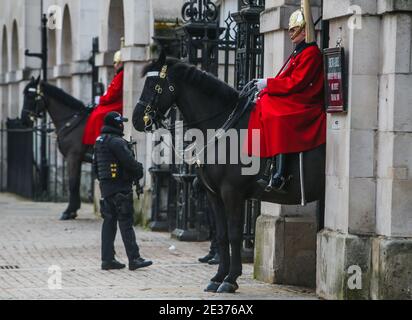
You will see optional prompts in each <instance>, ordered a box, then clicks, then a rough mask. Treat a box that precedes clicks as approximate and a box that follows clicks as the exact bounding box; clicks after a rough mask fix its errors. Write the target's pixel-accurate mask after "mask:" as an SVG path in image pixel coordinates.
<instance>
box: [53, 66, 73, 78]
mask: <svg viewBox="0 0 412 320" xmlns="http://www.w3.org/2000/svg"><path fill="white" fill-rule="evenodd" d="M52 77H53V78H67V77H71V66H70V64H61V65H58V66H55V67H54V68H53V75H52Z"/></svg>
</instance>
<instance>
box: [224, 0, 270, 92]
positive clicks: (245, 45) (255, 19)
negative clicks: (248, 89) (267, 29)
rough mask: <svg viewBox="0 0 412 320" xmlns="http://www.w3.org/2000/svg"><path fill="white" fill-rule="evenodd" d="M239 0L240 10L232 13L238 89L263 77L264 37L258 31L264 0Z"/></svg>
mask: <svg viewBox="0 0 412 320" xmlns="http://www.w3.org/2000/svg"><path fill="white" fill-rule="evenodd" d="M240 2H241V3H240V4H239V8H240V10H239V11H238V12H236V13H234V14H232V17H233V18H234V20H235V21H236V23H237V27H238V32H237V35H238V36H237V44H236V75H235V76H236V81H235V82H236V87H237V89H238V90H241V89H242V88H243V87H244V86H245V85H246V84H247V83H248V82H249V81H250V80H252V79H255V78H261V77H263V53H264V52H263V48H264V38H263V35H262V34H261V33H260V13H261V12H262V10H263V9H264V1H245V0H242V1H240ZM241 4H243V6H241Z"/></svg>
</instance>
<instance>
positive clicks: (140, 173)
mask: <svg viewBox="0 0 412 320" xmlns="http://www.w3.org/2000/svg"><path fill="white" fill-rule="evenodd" d="M137 167H138V169H137V171H136V181H139V180H140V179H141V178H143V175H144V170H143V164H141V163H140V162H137Z"/></svg>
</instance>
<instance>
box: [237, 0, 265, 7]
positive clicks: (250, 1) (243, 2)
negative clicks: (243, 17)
mask: <svg viewBox="0 0 412 320" xmlns="http://www.w3.org/2000/svg"><path fill="white" fill-rule="evenodd" d="M238 7H239V9H242V8H244V7H262V8H264V7H265V0H239V2H238Z"/></svg>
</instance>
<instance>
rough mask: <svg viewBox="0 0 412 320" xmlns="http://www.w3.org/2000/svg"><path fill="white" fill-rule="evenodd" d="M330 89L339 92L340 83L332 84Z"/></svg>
mask: <svg viewBox="0 0 412 320" xmlns="http://www.w3.org/2000/svg"><path fill="white" fill-rule="evenodd" d="M330 88H331V89H332V90H333V91H338V90H339V82H335V83H332V84H331V85H330Z"/></svg>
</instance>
